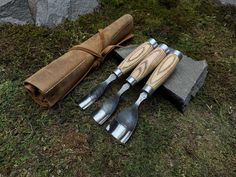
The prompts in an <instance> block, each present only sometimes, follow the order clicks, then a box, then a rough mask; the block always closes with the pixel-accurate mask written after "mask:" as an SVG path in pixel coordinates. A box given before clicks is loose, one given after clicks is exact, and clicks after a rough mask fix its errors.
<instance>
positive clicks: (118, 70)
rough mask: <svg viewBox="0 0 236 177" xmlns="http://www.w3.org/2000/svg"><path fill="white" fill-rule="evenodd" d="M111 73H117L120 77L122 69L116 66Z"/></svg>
mask: <svg viewBox="0 0 236 177" xmlns="http://www.w3.org/2000/svg"><path fill="white" fill-rule="evenodd" d="M113 73H114V74H115V75H117V77H120V76H121V75H122V71H121V70H120V69H119V68H116V69H115V70H114V71H113Z"/></svg>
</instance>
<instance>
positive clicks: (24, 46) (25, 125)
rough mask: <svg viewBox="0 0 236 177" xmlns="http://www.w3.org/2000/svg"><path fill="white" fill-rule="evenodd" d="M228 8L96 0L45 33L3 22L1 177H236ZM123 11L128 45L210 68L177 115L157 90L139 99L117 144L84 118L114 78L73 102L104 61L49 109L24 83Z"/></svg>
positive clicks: (131, 96)
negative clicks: (129, 24) (133, 126)
mask: <svg viewBox="0 0 236 177" xmlns="http://www.w3.org/2000/svg"><path fill="white" fill-rule="evenodd" d="M171 2H174V3H171ZM235 12H236V10H235V8H233V7H230V6H225V7H218V6H215V5H212V3H211V2H209V1H207V0H178V1H173V0H172V1H171V0H168V1H163V0H159V1H155V0H139V1H134V0H129V1H128V0H102V3H101V9H100V10H99V11H97V12H95V13H93V14H89V15H85V16H82V17H81V18H80V19H79V20H77V21H74V22H71V21H66V22H65V23H64V24H62V25H60V26H58V27H56V28H53V29H47V28H44V27H35V26H33V25H24V26H13V25H1V26H0V39H1V40H0V176H53V175H54V176H83V177H87V176H109V177H110V176H148V177H149V176H181V177H185V176H186V177H188V176H199V177H202V176H206V177H210V176H212V177H213V176H214V177H215V176H219V177H228V176H236V168H235V167H236V155H235V154H236V131H235V128H236V127H235V125H236V113H235V105H236V95H235V93H236V38H235V37H236V35H235V27H236V23H235V18H236V14H235ZM125 13H130V14H131V15H133V17H134V19H135V29H134V34H135V38H134V39H133V40H132V43H141V42H143V41H145V40H147V39H148V37H150V36H152V37H155V38H156V39H157V40H158V41H161V42H165V43H167V44H169V45H170V46H171V47H174V48H176V49H179V50H181V51H183V52H184V53H185V54H187V55H188V56H190V57H192V58H194V59H196V60H203V59H206V60H207V62H208V64H209V74H208V77H207V80H206V83H205V84H204V86H203V88H202V89H201V90H200V92H199V93H198V94H197V96H196V98H194V99H193V100H192V101H191V104H190V105H189V107H188V109H187V111H186V112H185V114H181V113H180V112H178V111H177V109H176V108H175V107H174V106H173V105H172V104H171V103H170V102H169V101H167V100H165V99H164V98H163V97H162V96H161V95H159V94H156V97H152V98H150V99H149V100H148V101H146V102H145V103H143V104H142V106H141V107H140V119H139V124H138V127H137V131H136V132H135V133H134V135H133V136H132V138H131V140H130V141H129V142H128V143H127V144H126V145H121V144H119V143H118V142H117V141H115V140H114V139H113V138H112V137H111V136H109V135H108V134H107V133H106V131H105V130H104V129H103V127H100V126H98V125H97V124H96V123H95V122H94V121H93V120H91V118H90V112H91V111H92V110H93V109H94V108H95V107H96V106H97V105H98V104H100V103H101V102H102V101H103V100H104V99H105V98H106V97H107V96H108V95H110V94H111V93H113V92H115V91H116V90H117V89H118V88H119V86H120V85H121V83H116V84H114V85H113V86H112V87H111V89H110V90H108V91H107V93H106V94H105V96H104V97H103V98H102V99H101V100H100V101H98V102H97V103H96V104H95V105H93V106H91V108H89V109H88V110H86V111H81V110H80V109H79V108H78V106H77V104H76V100H77V99H79V98H81V97H82V96H83V95H84V94H86V93H87V91H88V89H90V88H91V87H94V86H95V85H96V84H97V83H99V82H100V81H102V80H103V79H105V78H106V77H107V76H108V75H109V73H110V72H111V71H112V70H113V69H114V68H115V66H116V62H115V60H114V59H113V58H112V57H110V58H107V59H106V62H104V64H103V65H102V67H101V68H100V69H99V70H97V71H95V72H93V73H91V74H90V75H89V77H87V78H86V79H85V80H84V81H83V82H82V83H81V84H80V85H79V86H78V87H76V88H75V89H74V90H73V91H72V92H71V93H70V94H69V95H68V96H67V97H66V98H65V99H64V100H62V101H60V102H59V103H58V104H56V105H55V106H54V107H53V108H51V109H42V108H40V107H39V106H38V105H36V104H35V103H34V102H33V101H32V100H31V98H30V97H29V95H28V94H27V93H26V92H25V90H24V88H23V87H22V82H23V80H24V79H26V78H27V77H28V76H30V75H31V74H33V73H34V72H36V71H37V70H39V69H40V68H41V67H43V66H45V65H46V64H48V63H50V62H51V61H53V60H54V59H55V58H57V57H59V56H60V55H62V54H63V53H65V52H66V51H67V50H68V49H69V48H70V47H72V46H73V45H75V44H78V43H80V42H82V41H84V40H85V39H87V38H89V37H90V36H92V35H93V34H94V33H96V31H97V29H99V28H103V27H105V26H106V25H108V24H110V23H111V22H112V21H114V20H115V19H117V18H118V17H120V16H121V15H123V14H125ZM141 87H142V85H141V84H139V85H138V86H137V87H136V88H134V89H133V90H131V91H130V92H129V93H128V94H127V95H126V96H128V97H126V98H125V99H123V100H122V102H121V103H122V104H121V105H120V107H119V110H121V109H123V108H124V107H126V106H128V105H129V104H131V102H133V101H134V100H135V99H136V98H137V96H138V92H139V90H140V88H141Z"/></svg>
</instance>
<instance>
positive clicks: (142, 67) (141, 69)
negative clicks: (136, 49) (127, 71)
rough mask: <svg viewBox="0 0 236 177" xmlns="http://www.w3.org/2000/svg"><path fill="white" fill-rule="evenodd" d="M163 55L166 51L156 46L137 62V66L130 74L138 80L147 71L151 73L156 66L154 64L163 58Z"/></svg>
mask: <svg viewBox="0 0 236 177" xmlns="http://www.w3.org/2000/svg"><path fill="white" fill-rule="evenodd" d="M165 56H166V53H165V51H164V50H163V49H161V48H156V49H155V50H153V51H152V52H151V53H150V54H148V55H147V56H146V57H145V59H144V60H142V61H141V62H140V63H139V64H138V66H137V67H136V68H135V69H134V71H133V72H132V73H131V75H130V76H131V77H133V78H134V79H135V80H136V81H137V82H139V81H140V80H142V79H143V78H144V77H146V76H147V75H148V74H149V73H151V72H152V71H153V70H154V69H155V68H156V66H157V65H158V64H159V63H160V62H161V61H162V60H163V59H164V58H165Z"/></svg>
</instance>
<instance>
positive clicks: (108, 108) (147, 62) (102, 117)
mask: <svg viewBox="0 0 236 177" xmlns="http://www.w3.org/2000/svg"><path fill="white" fill-rule="evenodd" d="M168 51H169V48H168V46H167V45H165V44H160V45H159V46H158V47H157V48H156V49H155V50H153V51H152V52H151V53H149V54H148V55H147V56H146V57H145V59H143V60H142V61H141V62H140V63H139V64H138V66H137V67H136V68H135V69H134V70H133V72H132V73H131V75H130V76H129V77H128V78H127V79H126V81H127V82H126V83H125V84H124V85H123V86H122V87H121V89H120V90H119V91H118V92H117V93H115V94H114V95H112V96H110V97H109V98H108V99H106V100H105V102H104V103H103V104H102V106H101V107H99V108H97V109H96V110H95V111H94V112H93V113H92V117H93V119H94V120H95V121H96V122H97V123H99V124H100V125H101V124H103V123H104V122H105V121H106V120H107V119H108V118H109V117H110V116H111V115H112V114H113V113H114V112H115V110H116V108H117V106H118V104H119V101H120V97H121V96H122V95H123V94H124V93H125V92H126V91H128V90H129V89H130V88H131V86H134V85H136V84H137V83H138V82H139V81H141V80H142V79H143V78H144V77H146V76H147V75H148V74H149V73H151V72H152V71H153V70H154V69H155V67H156V66H157V65H158V64H159V63H160V62H161V61H162V60H163V59H164V58H165V56H166V54H167V53H168Z"/></svg>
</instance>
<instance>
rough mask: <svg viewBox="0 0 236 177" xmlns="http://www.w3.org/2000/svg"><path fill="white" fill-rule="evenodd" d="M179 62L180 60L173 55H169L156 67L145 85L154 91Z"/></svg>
mask: <svg viewBox="0 0 236 177" xmlns="http://www.w3.org/2000/svg"><path fill="white" fill-rule="evenodd" d="M179 60H180V59H179V58H178V57H177V56H176V55H175V54H169V55H168V56H167V57H166V58H164V59H163V61H162V62H161V63H160V64H159V65H158V66H157V68H156V69H155V70H154V72H153V73H152V75H151V76H150V78H149V79H148V81H147V83H146V84H147V85H149V86H151V87H152V89H153V90H156V89H157V88H158V87H159V86H161V85H162V84H163V83H164V82H165V80H166V79H167V78H168V77H169V76H170V75H171V73H172V72H173V71H174V70H175V67H176V65H177V64H178V62H179Z"/></svg>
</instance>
